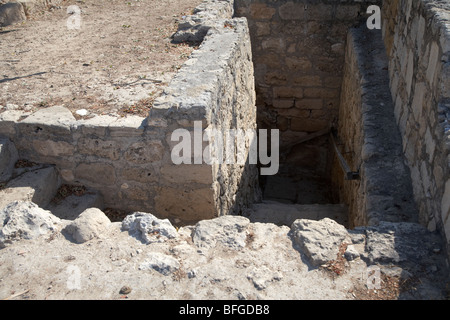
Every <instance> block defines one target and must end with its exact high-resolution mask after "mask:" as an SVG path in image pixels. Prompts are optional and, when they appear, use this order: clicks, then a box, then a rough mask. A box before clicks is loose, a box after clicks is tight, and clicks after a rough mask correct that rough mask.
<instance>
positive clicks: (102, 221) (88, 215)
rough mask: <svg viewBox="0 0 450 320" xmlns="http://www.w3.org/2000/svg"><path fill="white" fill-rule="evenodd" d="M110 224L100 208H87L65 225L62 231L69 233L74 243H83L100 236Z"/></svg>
mask: <svg viewBox="0 0 450 320" xmlns="http://www.w3.org/2000/svg"><path fill="white" fill-rule="evenodd" d="M110 224H111V221H110V220H109V218H108V217H107V216H106V215H105V214H104V213H103V212H102V211H101V210H100V209H97V208H89V209H86V210H85V211H83V212H82V213H81V214H80V215H79V216H78V218H76V219H75V220H74V221H73V222H72V223H70V224H69V225H67V226H66V228H64V231H66V232H67V233H68V234H70V235H71V236H72V237H73V239H74V240H75V242H76V243H84V242H86V241H89V240H91V239H94V238H98V237H101V235H102V234H104V233H105V232H106V231H107V230H108V227H109V225H110Z"/></svg>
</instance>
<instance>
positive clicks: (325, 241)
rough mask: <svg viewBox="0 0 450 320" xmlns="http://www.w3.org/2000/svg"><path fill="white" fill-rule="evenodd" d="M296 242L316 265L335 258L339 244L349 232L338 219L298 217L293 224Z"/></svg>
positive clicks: (292, 228)
mask: <svg viewBox="0 0 450 320" xmlns="http://www.w3.org/2000/svg"><path fill="white" fill-rule="evenodd" d="M291 232H292V234H293V236H294V242H295V244H297V245H298V246H299V248H300V250H301V251H302V252H303V253H305V254H306V255H307V256H308V258H309V259H310V261H311V263H312V264H313V265H314V266H320V265H322V264H324V263H326V262H328V261H331V260H335V259H336V258H337V254H338V252H339V246H340V245H341V243H342V242H343V241H344V240H345V239H346V238H347V236H348V232H347V230H346V229H345V227H344V226H342V225H340V224H338V223H337V222H336V221H334V220H332V219H329V218H324V219H322V220H320V221H314V220H308V219H298V220H295V221H294V223H293V224H292V226H291Z"/></svg>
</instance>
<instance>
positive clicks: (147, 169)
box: [120, 166, 159, 183]
mask: <svg viewBox="0 0 450 320" xmlns="http://www.w3.org/2000/svg"><path fill="white" fill-rule="evenodd" d="M120 179H121V180H125V181H127V180H131V181H137V182H142V183H149V182H154V181H158V179H159V175H158V174H157V173H156V171H155V169H153V167H152V166H144V167H125V168H122V170H121V171H120Z"/></svg>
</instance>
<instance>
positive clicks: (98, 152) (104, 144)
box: [78, 138, 120, 160]
mask: <svg viewBox="0 0 450 320" xmlns="http://www.w3.org/2000/svg"><path fill="white" fill-rule="evenodd" d="M78 152H80V153H82V154H88V155H95V156H98V157H105V158H109V159H111V160H118V159H119V156H120V145H119V143H118V142H117V141H114V140H106V141H105V140H101V139H89V138H81V139H80V140H79V141H78Z"/></svg>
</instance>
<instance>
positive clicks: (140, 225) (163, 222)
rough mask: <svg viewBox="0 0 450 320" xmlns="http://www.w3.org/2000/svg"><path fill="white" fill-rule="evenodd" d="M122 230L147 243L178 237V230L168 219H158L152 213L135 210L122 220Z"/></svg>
mask: <svg viewBox="0 0 450 320" xmlns="http://www.w3.org/2000/svg"><path fill="white" fill-rule="evenodd" d="M122 230H125V231H128V233H129V234H130V235H131V236H133V237H136V238H137V239H138V240H140V241H142V242H143V243H145V244H150V243H156V242H164V241H166V240H167V239H173V238H176V237H178V232H177V230H176V229H175V228H174V227H173V226H172V224H171V223H170V221H169V220H167V219H158V218H157V217H155V216H154V215H152V214H151V213H144V212H135V213H133V214H130V215H128V216H126V218H125V219H124V220H123V221H122Z"/></svg>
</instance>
